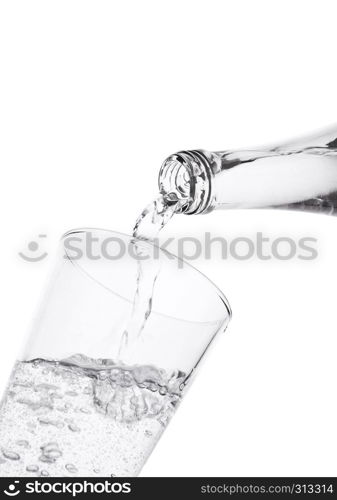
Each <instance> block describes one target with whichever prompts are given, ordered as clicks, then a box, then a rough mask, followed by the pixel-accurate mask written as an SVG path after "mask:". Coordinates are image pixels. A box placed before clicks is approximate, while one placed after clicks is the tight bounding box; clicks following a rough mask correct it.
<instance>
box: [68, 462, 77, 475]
mask: <svg viewBox="0 0 337 500" xmlns="http://www.w3.org/2000/svg"><path fill="white" fill-rule="evenodd" d="M66 469H67V471H68V472H70V474H76V472H78V469H77V467H75V465H73V464H67V465H66Z"/></svg>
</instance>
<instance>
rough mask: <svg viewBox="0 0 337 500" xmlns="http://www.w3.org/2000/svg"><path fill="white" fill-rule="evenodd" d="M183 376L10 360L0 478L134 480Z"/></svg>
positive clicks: (78, 362) (0, 422) (86, 363)
mask: <svg viewBox="0 0 337 500" xmlns="http://www.w3.org/2000/svg"><path fill="white" fill-rule="evenodd" d="M184 378H185V374H183V373H181V372H178V371H177V372H172V373H170V374H167V373H165V372H164V371H163V370H160V369H158V368H156V367H153V366H133V367H129V366H125V365H121V364H117V363H115V362H114V361H112V360H105V359H99V360H93V359H90V358H87V357H85V356H82V355H76V356H73V357H71V358H69V359H66V360H63V361H60V362H59V361H57V362H56V361H46V360H42V359H36V360H34V361H29V362H17V363H16V366H15V367H14V370H13V373H12V376H11V380H10V383H9V386H8V389H7V391H6V394H5V396H4V399H3V401H2V405H1V412H0V450H1V452H0V476H2V477H4V476H6V477H8V476H91V477H92V476H105V477H107V476H135V475H137V474H138V473H139V470H140V469H141V467H142V466H143V464H144V462H145V460H146V459H147V457H148V456H149V454H150V453H151V451H152V449H153V447H154V446H155V444H156V443H157V441H158V439H159V438H160V436H161V434H162V432H163V430H164V429H165V427H166V425H167V423H168V421H169V420H170V418H171V417H172V415H173V414H174V411H175V409H176V407H177V405H178V403H179V401H180V399H181V396H182V392H181V390H182V386H183V380H184Z"/></svg>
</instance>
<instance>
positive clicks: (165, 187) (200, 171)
mask: <svg viewBox="0 0 337 500" xmlns="http://www.w3.org/2000/svg"><path fill="white" fill-rule="evenodd" d="M211 176H212V173H211V169H210V167H209V165H208V161H207V158H206V157H205V155H204V154H203V152H201V151H182V152H180V153H176V154H174V155H171V156H169V157H168V158H167V159H166V160H165V161H164V163H163V165H162V167H161V169H160V173H159V189H160V193H161V194H163V195H165V196H169V197H171V198H176V199H179V200H185V203H183V204H182V207H181V210H180V211H181V212H182V213H185V214H196V213H202V212H205V211H207V210H208V209H209V208H210V202H211Z"/></svg>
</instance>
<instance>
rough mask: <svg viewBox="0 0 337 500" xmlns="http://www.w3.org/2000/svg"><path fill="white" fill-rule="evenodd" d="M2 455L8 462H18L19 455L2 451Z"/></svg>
mask: <svg viewBox="0 0 337 500" xmlns="http://www.w3.org/2000/svg"><path fill="white" fill-rule="evenodd" d="M2 454H3V456H4V457H5V458H8V460H20V455H19V454H18V453H15V452H14V451H9V450H2Z"/></svg>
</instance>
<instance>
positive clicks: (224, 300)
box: [60, 227, 232, 323]
mask: <svg viewBox="0 0 337 500" xmlns="http://www.w3.org/2000/svg"><path fill="white" fill-rule="evenodd" d="M90 231H91V232H104V233H109V234H113V235H117V236H118V235H119V236H121V237H123V238H127V239H128V240H129V241H139V242H141V243H143V244H146V245H149V246H150V247H156V248H158V249H159V250H160V252H161V253H163V254H166V255H170V256H171V257H173V258H174V259H175V260H176V261H179V262H182V263H183V265H184V266H187V267H188V268H189V269H191V270H193V272H195V273H197V274H198V275H199V276H201V277H202V279H203V280H205V281H206V282H208V284H209V285H210V286H211V288H212V289H213V290H214V292H215V294H216V295H217V297H218V298H219V299H220V300H221V302H222V303H223V305H224V307H225V308H226V311H227V314H228V318H227V321H226V323H228V321H230V320H231V318H232V308H231V306H230V304H229V301H228V299H227V297H226V296H225V294H224V293H223V292H222V290H221V289H220V288H219V287H218V286H217V285H216V284H215V283H214V281H212V280H211V279H210V278H209V277H208V276H206V275H205V274H204V273H203V272H202V271H200V270H199V269H197V268H196V267H195V266H193V265H192V264H190V263H189V262H187V261H185V260H184V259H182V258H181V257H178V256H177V255H175V254H174V253H172V252H169V251H168V250H166V249H163V248H161V247H160V245H156V244H155V243H153V242H152V241H151V240H146V239H141V238H137V237H135V236H132V235H130V234H127V233H122V232H121V231H114V230H112V229H105V228H99V227H79V228H74V229H70V230H68V231H66V232H65V233H63V234H62V236H61V238H60V241H63V240H64V239H65V238H66V237H67V236H69V235H71V234H77V233H85V232H90ZM69 260H71V261H72V262H73V259H71V257H69Z"/></svg>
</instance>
